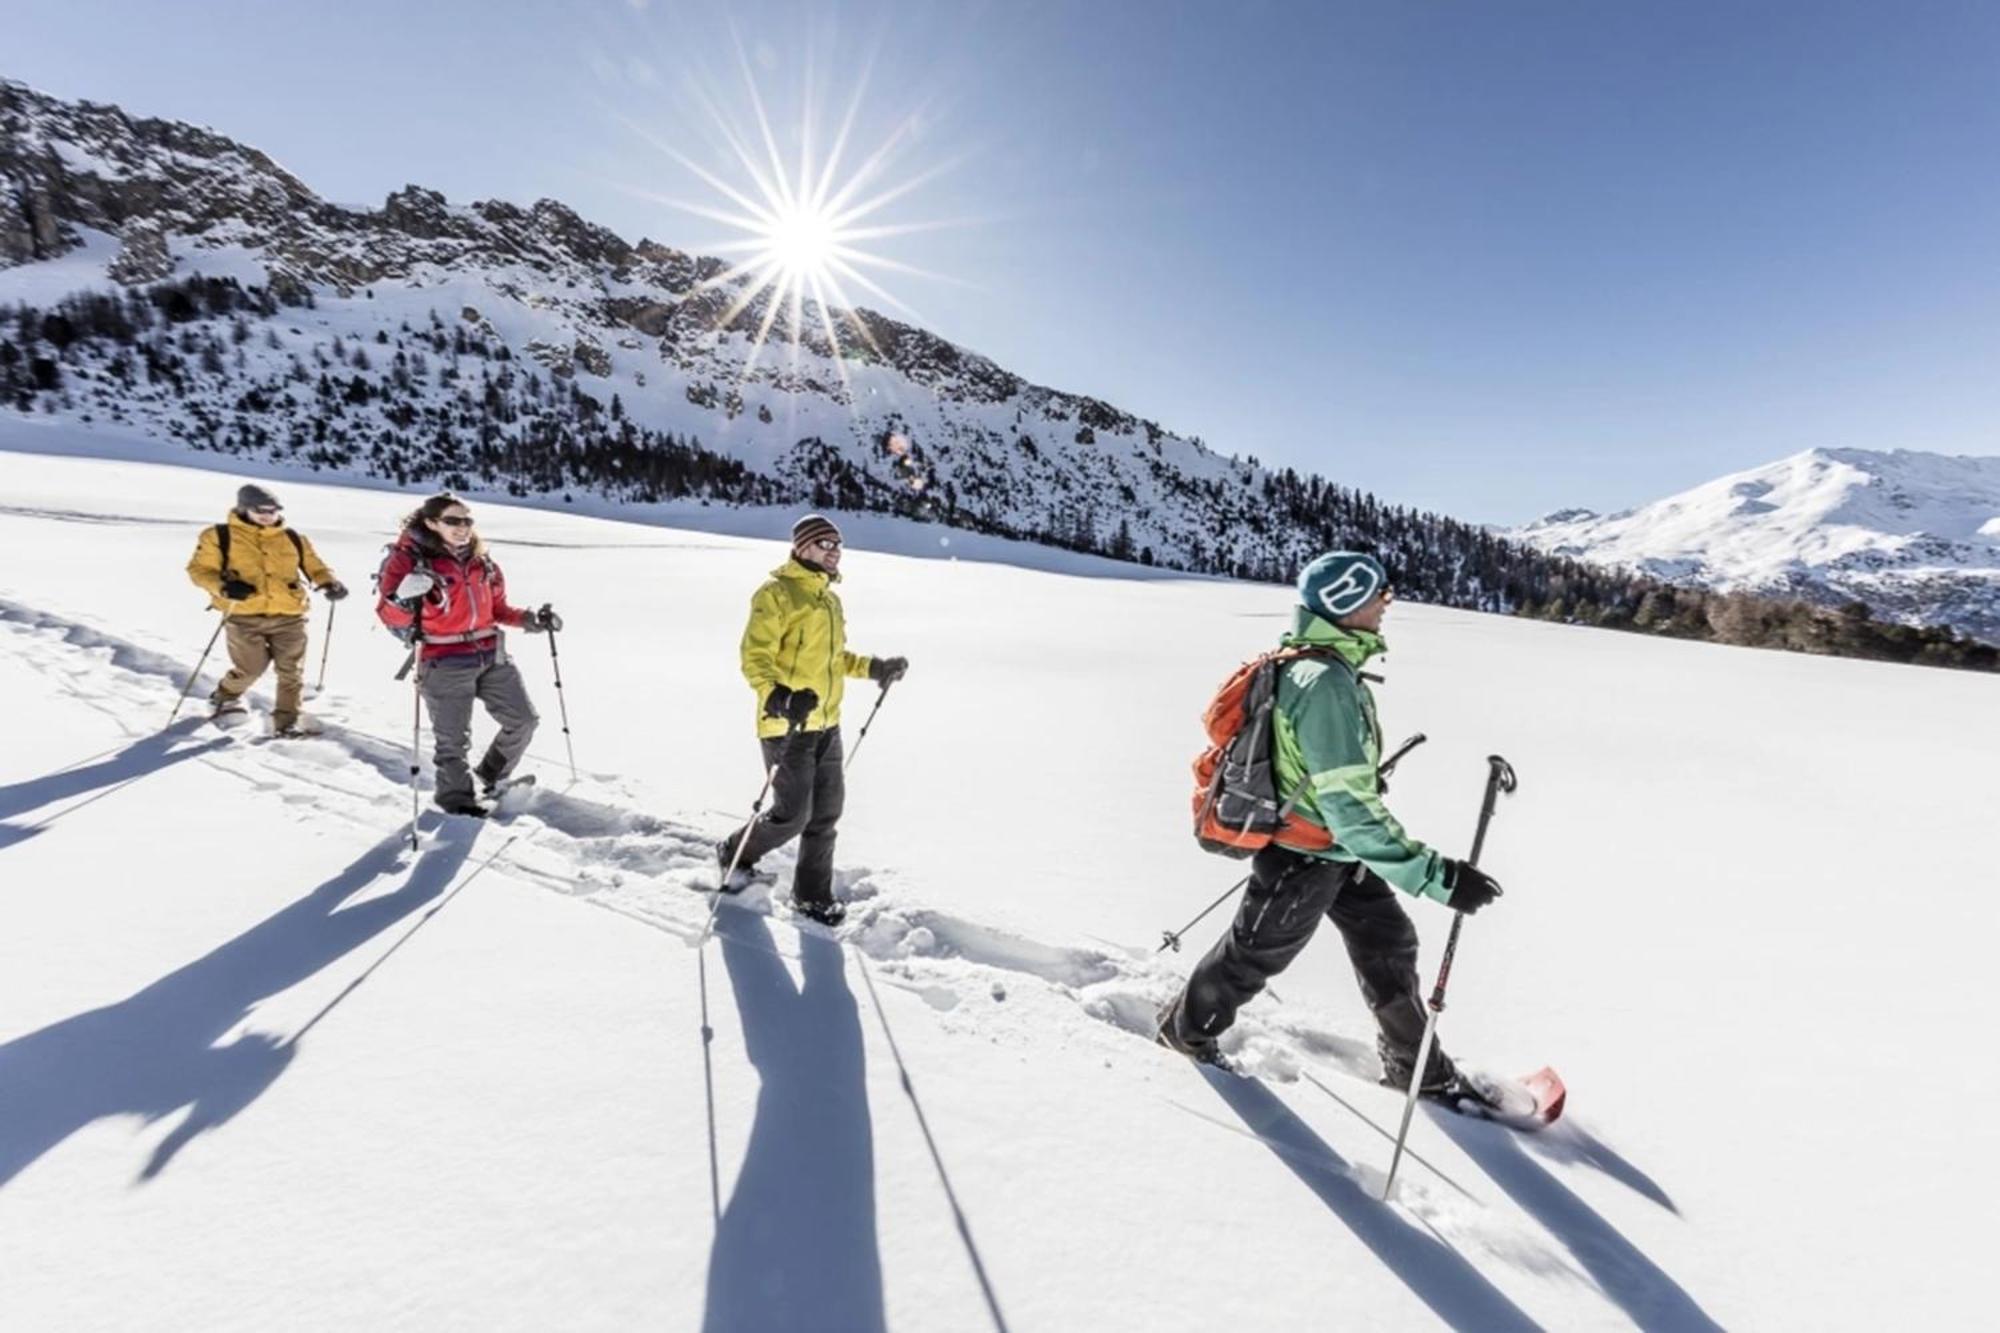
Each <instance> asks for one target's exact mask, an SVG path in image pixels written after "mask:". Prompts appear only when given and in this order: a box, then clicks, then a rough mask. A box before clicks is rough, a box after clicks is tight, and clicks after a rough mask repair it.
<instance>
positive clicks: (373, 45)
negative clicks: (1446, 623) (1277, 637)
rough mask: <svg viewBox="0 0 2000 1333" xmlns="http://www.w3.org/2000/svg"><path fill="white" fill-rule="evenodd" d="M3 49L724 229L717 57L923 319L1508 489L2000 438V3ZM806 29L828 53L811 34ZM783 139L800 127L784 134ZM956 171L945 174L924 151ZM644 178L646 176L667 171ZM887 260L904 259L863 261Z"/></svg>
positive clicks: (327, 159) (411, 168) (697, 25)
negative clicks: (828, 137) (710, 175)
mask: <svg viewBox="0 0 2000 1333" xmlns="http://www.w3.org/2000/svg"><path fill="white" fill-rule="evenodd" d="M0 19H4V28H5V31H6V32H7V33H8V38H7V43H6V50H5V52H4V54H0V74H4V75H6V76H8V77H13V78H19V79H24V80H26V81H28V82H30V83H33V84H36V85H37V86H40V87H43V88H46V89H48V90H49V91H51V92H54V93H57V94H59V95H64V96H71V97H89V98H92V99H94V100H99V101H115V102H119V103H122V104H124V105H125V106H126V107H127V108H128V109H130V110H133V111H135V112H139V113H144V114H154V115H162V116H171V117H176V118H181V119H188V120H193V121H197V122H202V123H207V124H210V125H212V126H214V127H215V128H216V129H218V130H221V131H223V132H225V133H227V134H230V135H232V136H234V137H236V138H240V139H243V140H246V141H248V142H251V143H254V144H256V145H257V146H259V147H261V148H263V149H265V150H266V151H268V152H270V153H271V154H272V155H273V156H274V157H276V158H277V159H278V160H279V161H281V162H283V163H284V164H285V165H286V166H287V167H289V168H290V169H292V170H293V171H294V172H295V173H296V174H298V175H299V176H301V177H302V178H303V179H304V180H305V181H306V182H307V183H308V184H310V185H311V186H313V187H314V188H315V189H317V190H318V191H320V192H321V193H322V194H324V195H326V196H327V197H329V198H334V199H338V200H342V201H347V202H357V203H370V204H376V203H379V202H380V200H381V198H382V197H383V196H384V195H385V194H386V193H388V192H389V191H390V190H392V189H395V188H397V187H399V186H401V185H403V184H405V183H406V182H412V181H414V182H418V183H422V184H427V185H431V186H434V187H436V188H439V189H441V190H443V191H444V192H445V193H446V194H447V195H448V196H450V197H451V198H453V199H454V200H459V201H466V200H470V199H475V198H490V197H500V198H513V199H520V200H530V199H533V198H537V197H540V196H543V195H550V196H554V197H557V198H560V199H562V200H564V201H565V202H568V203H570V204H572V205H573V206H574V207H576V208H577V209H578V210H579V211H580V212H582V213H583V214H584V215H585V216H587V217H590V218H593V219H595V220H598V221H601V222H604V223H605V224H607V225H609V226H611V227H613V228H614V229H615V230H617V231H619V232H620V233H622V234H624V235H627V236H628V237H633V238H636V237H638V236H640V235H648V236H652V237H654V238H656V239H659V240H662V241H666V242H668V243H671V244H677V245H683V246H699V245H700V244H702V243H704V242H710V241H716V240H720V239H723V238H724V237H726V236H727V235H729V234H730V233H729V231H728V229H727V228H725V227H723V226H721V225H719V224H717V223H714V222H712V221H709V220H707V219H704V218H701V217H697V216H694V215H692V214H689V213H686V212H684V211H679V210H676V209H674V208H672V207H669V206H666V205H664V204H662V203H661V202H659V199H658V196H666V197H673V198H680V199H694V198H701V197H708V198H711V199H713V198H714V197H715V196H714V195H713V192H712V191H709V190H707V189H706V188H705V187H704V186H703V185H702V184H701V183H700V182H699V181H698V180H697V179H696V178H695V177H694V176H693V175H692V174H691V173H690V172H688V171H687V169H686V168H685V167H683V166H682V165H681V164H679V163H678V162H676V161H675V160H674V159H673V158H672V157H670V156H668V155H666V154H664V153H662V152H660V151H659V150H658V149H657V148H656V147H653V146H652V145H651V144H649V143H648V141H647V138H646V136H644V135H641V134H638V133H635V132H634V131H633V129H632V128H631V126H632V125H635V124H636V125H639V126H641V127H643V128H644V129H645V131H646V134H647V135H650V136H653V137H655V138H657V139H660V140H664V141H666V142H669V143H672V144H674V145H676V146H677V147H679V148H680V150H681V151H682V152H683V153H684V154H686V155H687V156H690V157H692V158H694V159H696V160H697V161H700V162H703V163H708V164H711V165H713V166H718V167H720V166H723V165H724V164H725V163H726V162H727V155H726V153H725V152H723V151H722V149H721V147H720V146H719V143H718V141H717V138H716V135H715V134H714V131H713V128H712V122H711V120H710V118H709V115H708V113H707V112H706V111H705V110H704V108H703V104H702V103H703V94H704V93H705V95H706V96H707V97H708V98H709V99H711V100H713V101H717V102H719V103H721V104H722V106H723V109H724V110H725V113H726V114H728V115H730V116H731V117H733V118H736V119H738V120H739V121H740V120H742V119H744V118H745V117H747V114H748V102H747V98H745V97H744V95H743V92H742V89H743V86H744V85H743V80H742V77H741V75H740V73H739V71H738V65H737V56H736V53H735V43H734V41H733V39H732V29H733V31H734V33H735V34H737V35H740V37H741V40H742V43H743V46H744V49H745V51H746V53H747V55H748V58H749V63H750V66H751V68H752V69H753V71H754V72H755V74H756V78H757V81H758V83H759V86H760V87H761V88H762V90H763V92H764V94H765V96H766V97H767V98H768V99H769V100H770V102H771V104H772V106H773V109H774V111H776V112H778V113H780V122H781V127H782V128H781V132H780V133H781V138H784V139H786V140H788V141H789V140H790V139H792V138H794V137H795V136H794V135H793V134H792V133H791V126H792V125H793V123H794V118H795V117H796V116H797V115H798V114H799V113H800V111H801V110H802V109H803V108H804V107H805V106H807V105H809V104H810V105H816V106H818V107H819V108H820V111H821V113H822V119H825V118H829V117H833V116H835V115H836V114H837V113H838V112H839V110H840V109H841V108H842V107H843V106H844V105H845V101H846V99H847V98H848V96H849V95H850V94H851V92H852V91H853V89H854V87H855V86H856V84H857V83H858V81H859V75H860V72H861V71H862V70H863V69H864V68H866V69H869V70H870V71H871V75H870V78H869V80H868V82H867V85H866V94H865V99H864V101H863V103H862V110H861V113H860V115H859V117H858V119H857V129H856V135H855V142H856V143H857V144H859V145H861V146H863V147H872V146H874V145H876V144H879V143H881V142H883V141H884V140H886V139H887V138H888V136H889V135H890V134H891V133H892V132H893V131H894V130H895V129H896V128H897V127H899V126H908V127H912V130H911V133H910V134H909V135H907V136H906V138H905V139H904V140H902V141H901V142H902V147H901V148H900V149H899V151H898V153H897V155H896V157H895V158H894V160H893V161H892V163H891V166H890V168H889V173H888V176H887V177H886V179H889V180H903V181H909V180H916V181H917V182H918V183H917V185H916V187H915V188H914V189H912V190H911V191H910V192H909V193H908V194H907V195H904V196H902V197H900V198H898V199H896V200H894V201H892V202H891V203H890V204H888V205H885V207H884V208H883V210H882V211H881V213H880V214H879V215H878V216H877V217H875V218H871V219H870V221H880V222H884V223H892V224H902V223H918V222H929V221H945V222H950V223H952V224H953V225H950V226H947V227H943V228H941V229H938V230H936V231H926V232H915V233H910V234H905V235H899V236H894V237H885V238H881V239H879V240H878V241H874V242H871V246H872V247H873V248H875V249H877V250H879V251H880V252H881V253H883V254H884V255H886V256H889V257H891V258H894V259H896V260H898V261H900V262H903V263H907V264H910V265H912V266H916V267H919V268H922V269H925V270H929V271H932V272H935V273H939V274H943V275H947V276H948V277H949V278H950V279H951V280H950V281H941V280H937V279H934V278H926V277H918V276H914V275H910V274H898V273H891V274H885V275H878V276H879V277H880V278H881V280H882V281H883V282H884V283H885V285H887V286H888V287H889V288H890V290H891V291H892V292H893V293H894V294H895V295H896V296H898V297H899V298H901V299H902V300H903V301H904V302H906V303H907V304H908V305H909V306H910V307H912V308H914V310H915V311H916V312H917V313H918V314H919V315H920V316H921V317H922V320H923V322H924V323H925V324H927V325H928V326H929V327H931V328H933V329H934V330H936V331H937V332H939V333H941V334H943V335H945V336H947V337H950V338H952V339H954V340H956V341H958V342H961V343H964V344H966V345H967V346H970V347H972V348H975V349H977V350H979V351H981V352H984V353H986V354H988V355H990V356H992V357H994V358H995V359H996V360H998V361H999V362H1000V363H1001V364H1003V365H1005V366H1007V367H1008V368H1010V369H1013V370H1016V371H1019V372H1020V373H1022V374H1025V375H1027V376H1029V377H1030V378H1032V379H1035V380H1038V381H1040V382H1043V383H1048V384H1053V385H1056V386H1059V387H1062V388H1066V389H1072V390H1076V391H1080V392H1086V393H1092V394H1095V395H1097V396H1100V397H1103V398H1106V399H1108V400H1110V401H1112V402H1114V403H1117V404H1118V405H1120V406H1122V407H1126V408H1129V409H1131V410H1133V411H1136V412H1138V413H1140V414H1141V415H1144V416H1149V417H1152V418H1155V419H1157V420H1159V421H1161V422H1163V423H1165V424H1167V425H1168V426H1170V427H1172V428H1174V429H1177V430H1181V431H1186V432H1190V433H1194V434H1198V435H1200V436H1202V437H1203V438H1204V439H1205V440H1207V441H1208V443H1210V444H1211V445H1212V446H1215V447H1217V448H1219V449H1222V450H1224V451H1226V452H1239V453H1245V454H1251V455H1255V456H1256V457H1258V458H1259V459H1261V460H1263V461H1264V462H1266V463H1277V464H1291V465H1293V466H1297V467H1300V468H1310V469H1313V470H1317V471H1320V472H1323V473H1325V474H1327V475H1328V476H1330V477H1333V478H1335V479H1337V480H1340V481H1343V482H1346V483H1349V484H1353V485H1358V486H1362V487H1364V488H1367V489H1370V490H1373V491H1375V492H1376V493H1378V494H1379V495H1381V496H1382V497H1383V498H1384V499H1386V500H1389V501H1392V502H1395V503H1401V504H1410V505H1416V506H1420V507H1425V508H1437V509H1442V510H1445V511H1447V512H1450V513H1454V514H1457V515H1460V516H1462V517H1466V518H1470V519H1475V520H1480V521H1490V522H1516V521H1522V520H1525V519H1528V518H1530V517H1533V516H1534V515H1536V514H1538V513H1541V512H1545V511H1547V510H1549V509H1553V508H1557V507H1560V506H1565V505H1570V504H1584V505H1590V506H1592V507H1595V508H1600V509H1613V508H1619V507H1623V506H1626V505H1630V504H1634V503H1638V502H1642V501H1645V500H1648V499H1652V498H1656V497H1657V496H1659V495H1663V494H1666V493H1668V492H1670V491H1673V490H1677V489H1680V488H1682V487H1684V486H1688V485H1691V484H1694V483H1696V482H1699V481H1703V480H1706V479H1708V478H1710V477H1713V476H1716V475H1719V474H1721V473H1724V472H1728V471H1732V470H1735V469H1738V468H1743V467H1749V466H1753V465H1756V464H1758V463H1762V462H1765V461H1768V460H1770V459H1773V458H1776V457H1779V456H1782V455H1784V454H1787V453H1791V452H1795V451H1797V450H1799V449H1803V448H1808V447H1812V446H1815V445H1829V446H1846V447H1865V448H1897V447H1901V448H1916V449H1932V450H1939V451H1944V452H1953V453H1982V454H1990V453H2000V171H1996V169H1995V164H1996V162H2000V91H1996V89H2000V79H1996V77H1995V76H1996V72H2000V6H1996V5H1991V4H1984V3H1927V2H1925V0H1913V2H1910V3H1899V4H1896V5H1884V4H1850V3H1840V2H1837V0H1836V2H1827V0H1815V2H1814V3H1798V4H1779V3H1713V4H1711V3H1702V2H1700V0H1680V2H1679V3H1674V4H1657V5H1638V4H1617V3H1604V2H1603V0H1573V2H1570V3H1534V2H1532V0H1529V2H1519V0H1516V2H1510V3H1505V4H1447V3H1441V2H1431V0H1380V2H1379V3H1372V4H1296V5H1281V4H1259V3H1255V2H1254V0H1252V2H1248V3H1236V4H1231V5H1215V4H1206V3H1203V4H1196V3H1184V4H1183V3H1123V2H1117V0H1098V2H1096V3H1083V2H1082V0H1078V2H1077V3H1040V2H1037V0H1016V2H1013V3H1004V4H1003V3H995V4H968V5H949V4H942V3H915V2H912V3H886V2H884V3H869V4H852V5H839V6H833V5H825V4H820V5H806V4H800V3H795V2H790V0H787V2H783V3H778V2H768V0H758V2H755V3H738V4H734V5H729V6H726V7H725V6H722V5H719V4H715V3H708V2H706V0H704V2H703V3H680V2H678V0H650V3H644V4H641V3H637V2H636V0H598V3H595V4H576V5H564V6H559V5H554V4H548V5H526V4H509V3H500V2H498V0H487V2H486V3H477V4H470V3H468V4H458V3H426V4H382V3H375V2H374V0H348V2H347V3H343V4H340V5H280V4H271V3H248V2H242V3H215V2H213V0H179V2H178V3H174V4H153V3H137V2H136V0H135V2H134V3H129V4H123V5H111V4H103V3H96V2H94V0H61V2H60V3H44V2H43V0H4V8H0ZM809 67H810V68H811V69H812V71H813V78H814V83H813V84H812V91H811V95H810V96H809V95H808V92H807V70H808V68H809ZM788 146H789V145H788ZM931 171H935V172H936V173H937V174H935V175H927V174H926V173H928V172H931ZM648 194H651V195H653V196H655V197H651V198H649V197H647V195H648ZM864 303H865V304H875V305H880V302H877V301H873V300H867V301H864Z"/></svg>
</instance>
